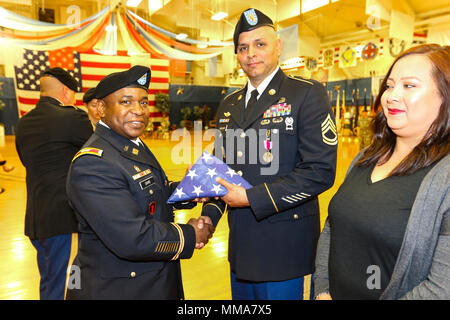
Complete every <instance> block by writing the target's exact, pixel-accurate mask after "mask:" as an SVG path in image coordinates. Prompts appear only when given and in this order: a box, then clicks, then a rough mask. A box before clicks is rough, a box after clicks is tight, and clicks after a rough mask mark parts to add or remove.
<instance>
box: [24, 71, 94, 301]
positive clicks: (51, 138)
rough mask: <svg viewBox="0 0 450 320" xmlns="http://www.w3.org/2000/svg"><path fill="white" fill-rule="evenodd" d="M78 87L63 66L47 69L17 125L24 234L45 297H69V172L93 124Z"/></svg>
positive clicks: (74, 225) (72, 229)
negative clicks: (32, 250)
mask: <svg viewBox="0 0 450 320" xmlns="http://www.w3.org/2000/svg"><path fill="white" fill-rule="evenodd" d="M77 89H78V83H77V81H76V80H75V79H74V78H73V77H72V76H71V75H70V74H69V73H68V72H67V71H65V70H64V69H61V68H52V69H48V70H46V71H45V72H44V73H43V75H42V76H41V78H40V90H41V91H40V99H39V101H38V103H37V105H36V108H34V109H33V110H31V111H30V112H28V113H27V114H26V115H24V116H23V117H22V118H20V120H19V123H18V125H17V133H16V149H17V153H18V154H19V158H20V160H21V161H22V164H23V165H24V167H25V168H26V184H27V208H26V215H25V235H27V236H28V237H29V238H30V240H31V243H32V244H33V246H34V247H35V248H36V250H37V260H38V267H39V272H40V276H41V281H40V298H41V299H42V300H46V299H51V300H55V299H58V300H62V299H64V291H65V282H66V272H67V265H68V263H69V258H70V249H71V243H72V233H76V232H77V231H78V225H77V220H76V218H75V214H74V213H73V210H72V208H71V207H70V206H69V202H68V200H67V194H66V188H65V186H66V178H67V172H68V170H69V166H70V163H71V161H72V158H73V156H74V155H75V154H76V153H77V152H78V150H79V149H80V148H81V147H82V146H83V144H84V143H85V142H86V140H87V139H88V138H89V137H90V136H91V135H92V126H91V123H90V122H89V119H88V116H87V114H86V112H84V111H83V110H80V109H77V108H75V107H74V103H75V92H76V91H77Z"/></svg>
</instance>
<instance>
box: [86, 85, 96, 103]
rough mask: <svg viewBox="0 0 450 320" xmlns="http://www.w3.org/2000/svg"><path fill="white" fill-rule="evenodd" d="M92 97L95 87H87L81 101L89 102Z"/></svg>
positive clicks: (93, 96) (93, 97)
mask: <svg viewBox="0 0 450 320" xmlns="http://www.w3.org/2000/svg"><path fill="white" fill-rule="evenodd" d="M92 99H95V88H89V89H87V90H86V92H85V93H84V95H83V103H89V101H91V100H92Z"/></svg>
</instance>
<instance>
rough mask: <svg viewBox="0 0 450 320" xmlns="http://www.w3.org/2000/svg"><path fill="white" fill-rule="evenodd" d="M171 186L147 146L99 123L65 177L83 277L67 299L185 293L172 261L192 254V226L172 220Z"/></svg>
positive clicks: (77, 263)
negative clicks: (76, 232)
mask: <svg viewBox="0 0 450 320" xmlns="http://www.w3.org/2000/svg"><path fill="white" fill-rule="evenodd" d="M175 187H176V184H172V185H171V184H170V183H169V181H168V180H167V177H166V175H165V174H164V171H163V170H162V168H161V166H160V165H159V163H158V161H157V160H156V158H155V157H154V156H153V154H152V153H151V152H150V150H149V149H148V148H147V147H144V148H142V147H138V146H136V145H135V144H134V143H133V142H132V141H130V140H128V139H126V138H124V137H122V136H120V135H118V134H116V133H115V132H114V131H112V130H110V129H108V128H107V127H105V126H103V125H101V124H98V125H97V127H96V130H95V133H94V134H93V135H92V137H91V138H90V139H89V140H88V141H87V142H86V144H85V146H84V147H83V149H81V151H80V152H79V153H78V154H77V155H75V157H74V160H73V162H72V166H71V168H70V171H69V177H68V180H67V194H68V197H69V200H70V203H71V205H72V206H73V208H74V209H75V212H76V215H77V218H78V220H79V224H80V225H79V229H80V230H79V239H80V240H79V249H78V254H77V256H76V258H75V261H74V263H73V264H74V265H75V266H77V267H79V268H80V275H81V286H80V287H81V288H77V287H76V286H75V285H74V286H72V287H73V288H68V294H67V298H68V299H180V298H183V290H182V283H181V272H180V264H179V260H178V259H179V258H190V257H191V256H192V254H193V251H194V247H195V231H194V228H193V227H192V226H190V225H186V224H176V223H174V222H173V221H174V214H173V208H172V206H170V205H168V204H166V201H167V199H168V197H169V196H170V194H171V193H172V191H173V190H174V188H175Z"/></svg>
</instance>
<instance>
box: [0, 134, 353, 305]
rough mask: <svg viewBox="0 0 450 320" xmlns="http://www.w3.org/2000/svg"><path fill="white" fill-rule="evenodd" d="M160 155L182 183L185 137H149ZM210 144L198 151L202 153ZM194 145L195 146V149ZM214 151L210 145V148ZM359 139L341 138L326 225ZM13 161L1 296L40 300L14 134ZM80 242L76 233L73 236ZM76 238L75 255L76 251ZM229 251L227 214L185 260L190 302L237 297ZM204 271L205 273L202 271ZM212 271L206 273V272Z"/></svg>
mask: <svg viewBox="0 0 450 320" xmlns="http://www.w3.org/2000/svg"><path fill="white" fill-rule="evenodd" d="M144 140H145V142H146V144H147V145H148V146H149V147H150V149H151V150H152V152H153V153H154V154H155V155H156V157H157V158H158V160H159V162H160V163H161V165H162V167H163V168H164V170H165V172H166V174H167V176H168V177H169V179H170V180H174V181H179V180H181V178H182V177H183V176H184V173H185V172H186V168H187V164H174V163H173V162H172V160H171V158H172V157H171V153H172V150H174V149H173V147H176V146H178V147H179V146H180V142H179V141H170V140H158V139H155V138H146V139H144ZM209 144H210V142H208V143H205V144H204V145H203V146H202V147H201V148H200V147H197V148H195V151H193V152H192V154H191V159H192V161H194V152H195V153H196V154H199V153H201V149H203V148H205V147H207V146H208V145H209ZM193 149H194V148H193ZM207 149H208V148H207ZM358 149H359V147H358V142H357V139H356V138H354V137H353V138H349V137H341V138H340V139H339V147H338V163H337V174H336V180H335V184H334V186H333V187H332V188H331V189H329V190H328V191H326V192H324V193H323V194H322V195H320V196H319V202H320V209H321V222H322V226H323V223H324V221H325V218H326V216H327V209H328V203H329V201H330V199H331V197H332V196H333V195H334V193H335V192H336V190H337V189H338V187H339V185H340V184H341V183H342V181H343V179H344V176H345V173H346V170H347V167H348V165H349V164H350V162H351V160H352V159H353V157H354V156H355V155H356V154H357V152H358ZM0 153H2V154H3V156H4V157H5V159H6V160H7V161H8V164H12V165H14V166H15V169H14V170H13V171H11V172H9V173H5V172H4V171H3V170H0V187H3V188H5V189H6V191H5V192H4V193H2V194H0V299H1V300H36V299H39V271H38V268H37V262H36V250H35V249H34V247H33V246H32V245H31V242H30V241H29V239H28V237H26V236H25V235H24V217H25V206H26V186H25V168H24V167H23V166H22V164H21V163H20V160H19V158H18V156H17V153H16V150H15V140H14V136H6V137H5V144H4V145H0ZM199 215H200V206H197V208H195V209H193V210H179V211H177V213H176V222H186V221H188V220H189V219H190V218H191V217H198V216H199ZM73 239H74V240H76V235H74V236H73ZM76 250H77V248H76V241H73V246H72V258H71V259H73V258H74V256H75V253H76ZM227 251H228V223H227V219H226V217H224V218H222V219H221V221H220V222H219V225H218V226H217V229H216V232H215V234H214V237H213V238H212V239H211V240H210V242H209V243H208V244H207V246H206V247H205V248H204V249H202V250H196V251H195V253H194V255H193V257H192V259H190V260H182V261H181V268H182V274H183V284H184V292H185V297H186V299H187V300H197V299H198V300H209V299H212V300H217V299H222V300H228V299H231V291H230V284H229V282H230V277H229V265H228V260H227ZM199 273H202V276H201V277H198V274H199ZM205 275H206V276H205Z"/></svg>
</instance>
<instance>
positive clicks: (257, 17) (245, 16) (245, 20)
mask: <svg viewBox="0 0 450 320" xmlns="http://www.w3.org/2000/svg"><path fill="white" fill-rule="evenodd" d="M263 26H269V27H272V28H275V27H274V26H273V21H272V19H270V18H269V17H268V16H266V15H265V14H264V13H262V12H261V11H259V10H258V9H253V8H250V9H247V10H245V11H244V12H242V14H241V17H240V18H239V21H238V23H237V24H236V28H235V29H234V35H233V41H234V53H237V46H238V40H239V35H240V34H241V33H242V32H247V31H251V30H253V29H257V28H259V27H263Z"/></svg>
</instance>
